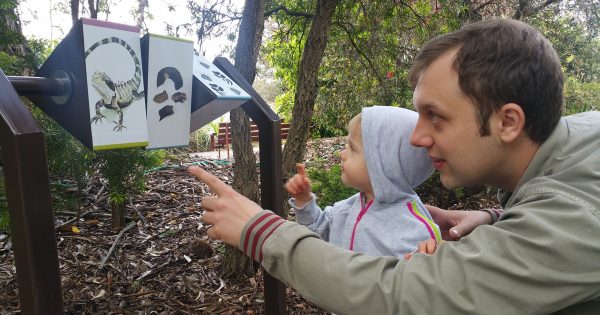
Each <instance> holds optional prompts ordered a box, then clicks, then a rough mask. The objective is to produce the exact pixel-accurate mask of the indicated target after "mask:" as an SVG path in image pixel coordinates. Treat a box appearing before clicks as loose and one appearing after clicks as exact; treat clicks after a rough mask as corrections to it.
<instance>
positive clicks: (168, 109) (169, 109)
mask: <svg viewBox="0 0 600 315" xmlns="http://www.w3.org/2000/svg"><path fill="white" fill-rule="evenodd" d="M174 113H175V111H173V105H165V106H164V107H163V108H161V109H160V110H159V111H158V116H160V119H158V121H161V120H163V118H165V117H169V116H171V115H173V114H174Z"/></svg>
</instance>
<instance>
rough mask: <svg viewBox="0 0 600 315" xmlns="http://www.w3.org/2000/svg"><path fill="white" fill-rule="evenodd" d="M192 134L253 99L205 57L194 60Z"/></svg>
mask: <svg viewBox="0 0 600 315" xmlns="http://www.w3.org/2000/svg"><path fill="white" fill-rule="evenodd" d="M193 73H194V83H193V95H192V117H191V121H190V133H191V132H194V131H195V130H197V129H199V128H200V127H202V126H204V125H206V124H208V123H209V122H211V121H213V120H215V119H217V118H219V117H220V116H222V115H223V114H225V113H227V112H229V111H231V110H232V109H235V108H236V107H239V106H240V105H242V104H244V103H245V102H246V101H248V100H249V99H250V95H248V93H246V92H245V91H244V90H243V89H242V88H241V87H240V86H238V85H237V84H236V83H235V82H233V80H232V79H231V78H229V77H228V76H227V75H225V74H224V73H223V72H222V71H221V70H219V68H217V67H216V66H215V65H214V64H213V63H212V62H210V61H208V60H207V59H206V58H204V57H203V56H194V67H193Z"/></svg>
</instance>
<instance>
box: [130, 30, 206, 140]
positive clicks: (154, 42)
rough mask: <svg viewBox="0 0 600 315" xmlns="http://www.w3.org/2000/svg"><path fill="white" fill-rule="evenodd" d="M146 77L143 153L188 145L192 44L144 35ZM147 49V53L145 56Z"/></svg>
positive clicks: (172, 38) (181, 40)
mask: <svg viewBox="0 0 600 315" xmlns="http://www.w3.org/2000/svg"><path fill="white" fill-rule="evenodd" d="M142 46H143V48H144V50H145V53H144V58H147V60H146V59H144V66H145V70H146V71H145V73H146V91H147V93H148V95H147V96H146V117H147V125H148V146H147V147H146V148H147V149H158V148H168V147H180V146H187V145H188V144H189V130H190V116H191V104H192V67H191V65H192V62H193V57H194V43H193V42H192V41H188V40H183V39H179V38H174V37H166V36H161V35H155V34H148V35H146V36H144V38H143V39H142ZM146 49H147V53H146Z"/></svg>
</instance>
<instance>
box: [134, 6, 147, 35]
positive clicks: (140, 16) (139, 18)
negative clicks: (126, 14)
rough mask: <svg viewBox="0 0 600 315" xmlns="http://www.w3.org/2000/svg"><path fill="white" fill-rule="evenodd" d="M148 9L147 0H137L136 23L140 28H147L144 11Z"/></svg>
mask: <svg viewBox="0 0 600 315" xmlns="http://www.w3.org/2000/svg"><path fill="white" fill-rule="evenodd" d="M147 9H148V0H138V8H137V11H136V13H135V15H136V25H137V26H138V27H139V28H140V29H142V30H146V29H148V28H147V27H146V19H145V17H144V12H145V11H146V10H147Z"/></svg>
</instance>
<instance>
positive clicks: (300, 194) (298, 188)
mask: <svg viewBox="0 0 600 315" xmlns="http://www.w3.org/2000/svg"><path fill="white" fill-rule="evenodd" d="M296 171H297V174H296V175H294V176H293V177H292V178H290V179H289V180H288V182H287V183H286V184H285V189H286V190H287V192H288V193H290V195H291V196H292V197H293V198H295V199H296V206H298V207H302V206H304V204H305V203H307V202H309V201H310V200H311V199H312V196H311V184H310V180H309V179H308V176H306V169H305V168H304V164H302V163H298V164H296Z"/></svg>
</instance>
